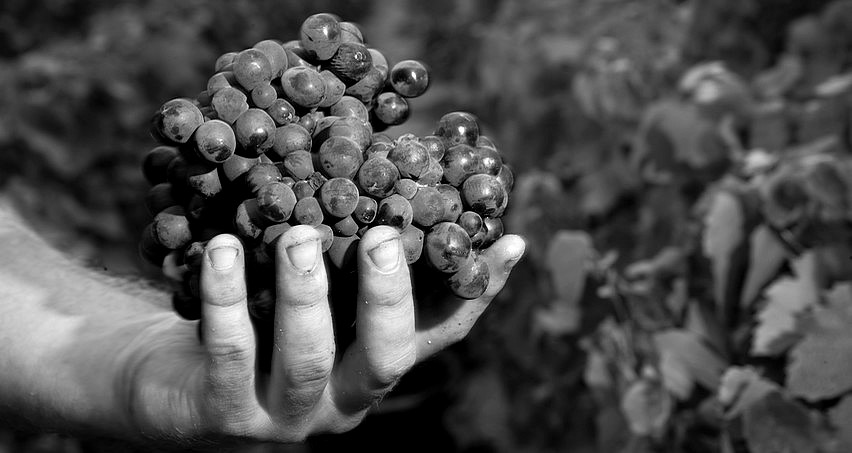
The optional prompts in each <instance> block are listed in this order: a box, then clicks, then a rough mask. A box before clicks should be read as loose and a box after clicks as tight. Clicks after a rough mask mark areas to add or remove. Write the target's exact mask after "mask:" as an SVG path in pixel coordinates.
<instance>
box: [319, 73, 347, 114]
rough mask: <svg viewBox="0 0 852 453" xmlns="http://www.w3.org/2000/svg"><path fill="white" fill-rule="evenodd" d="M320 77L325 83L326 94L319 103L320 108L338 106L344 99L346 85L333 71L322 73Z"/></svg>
mask: <svg viewBox="0 0 852 453" xmlns="http://www.w3.org/2000/svg"><path fill="white" fill-rule="evenodd" d="M320 75H321V76H322V79H323V81H324V82H325V93H324V94H323V97H322V100H321V101H320V103H319V107H320V108H328V107H331V106H332V105H334V104H336V103H337V102H338V101H339V100H340V98H342V97H343V93H344V92H345V91H346V84H344V83H343V81H342V80H340V79H339V78H338V77H337V76H336V75H335V74H334V73H333V72H331V71H328V70H324V71H321V72H320Z"/></svg>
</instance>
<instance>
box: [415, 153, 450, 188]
mask: <svg viewBox="0 0 852 453" xmlns="http://www.w3.org/2000/svg"><path fill="white" fill-rule="evenodd" d="M443 179H444V167H442V166H441V163H440V162H438V161H437V160H434V159H429V168H428V169H426V172H424V173H423V174H421V175H420V177H419V178H417V183H418V184H421V185H424V186H434V185H437V184H438V183H440V182H441V180H443Z"/></svg>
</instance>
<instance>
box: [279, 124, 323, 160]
mask: <svg viewBox="0 0 852 453" xmlns="http://www.w3.org/2000/svg"><path fill="white" fill-rule="evenodd" d="M312 147H313V138H312V137H311V133H310V132H308V130H307V129H305V128H304V127H303V126H302V125H300V124H296V123H290V124H285V125H283V126H279V127H277V128H276V129H275V141H274V142H273V143H272V151H273V152H275V154H277V155H278V157H282V158H283V157H285V156H287V155H288V154H290V153H292V152H293V151H310V150H311V148H312Z"/></svg>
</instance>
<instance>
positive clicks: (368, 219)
mask: <svg viewBox="0 0 852 453" xmlns="http://www.w3.org/2000/svg"><path fill="white" fill-rule="evenodd" d="M378 209H379V203H378V202H377V201H376V200H375V199H374V198H370V197H367V196H364V195H361V196H359V197H358V204H357V205H355V211H353V212H352V217H353V218H354V219H355V221H356V222H358V223H360V224H362V225H368V224H370V223H373V220H375V219H376V212H377V211H378Z"/></svg>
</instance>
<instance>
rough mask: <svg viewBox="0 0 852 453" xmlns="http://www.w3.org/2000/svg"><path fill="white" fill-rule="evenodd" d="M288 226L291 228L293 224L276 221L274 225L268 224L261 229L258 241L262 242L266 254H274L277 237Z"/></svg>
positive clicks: (272, 255) (286, 229)
mask: <svg viewBox="0 0 852 453" xmlns="http://www.w3.org/2000/svg"><path fill="white" fill-rule="evenodd" d="M290 228H293V226H292V225H290V224H289V223H276V224H274V225H269V226H268V227H266V228H265V229H264V230H263V235H262V236H261V238H260V242H261V243H262V244H263V248H264V251H265V252H266V254H267V255H268V256H270V257H274V256H275V248H276V244H277V243H278V239H279V238H280V237H281V235H282V234H284V233H286V232H287V231H288V230H289V229H290Z"/></svg>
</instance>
